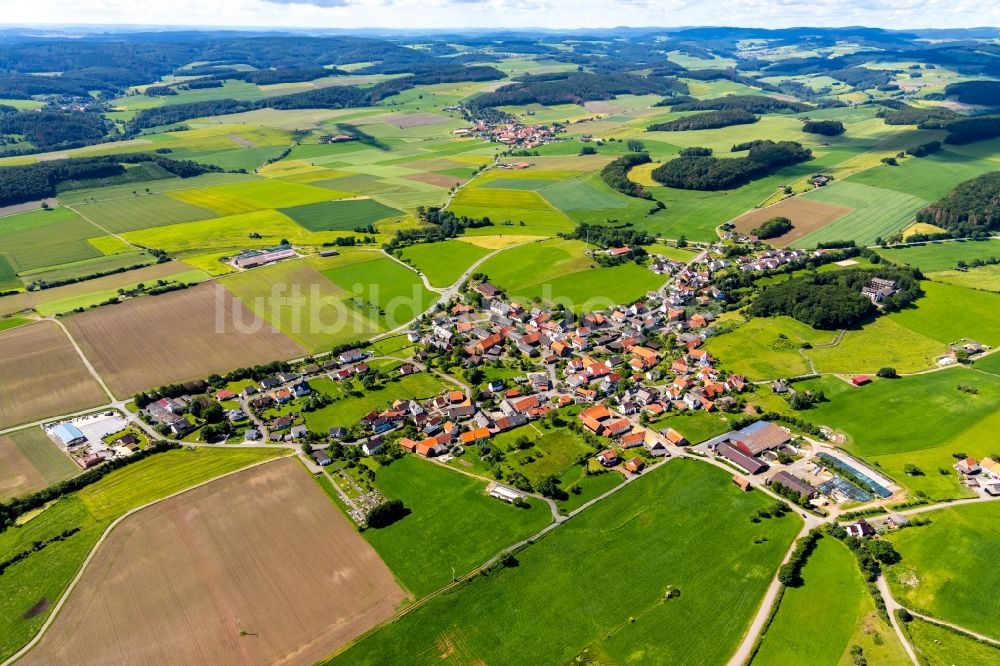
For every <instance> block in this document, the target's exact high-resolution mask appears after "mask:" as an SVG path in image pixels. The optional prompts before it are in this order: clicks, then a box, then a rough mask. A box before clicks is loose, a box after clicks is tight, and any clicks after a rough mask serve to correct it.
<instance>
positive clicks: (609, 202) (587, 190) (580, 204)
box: [540, 178, 649, 213]
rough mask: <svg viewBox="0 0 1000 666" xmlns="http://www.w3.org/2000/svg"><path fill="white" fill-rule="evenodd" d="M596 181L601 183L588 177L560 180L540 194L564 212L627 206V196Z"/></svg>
mask: <svg viewBox="0 0 1000 666" xmlns="http://www.w3.org/2000/svg"><path fill="white" fill-rule="evenodd" d="M597 182H600V183H601V184H600V185H597V184H594V183H592V181H591V179H589V178H583V179H581V178H574V179H565V180H560V181H558V182H557V183H554V184H552V185H549V186H548V187H546V188H544V189H543V190H542V191H541V192H540V194H541V195H542V196H543V197H545V198H546V199H547V200H548V202H549V203H551V204H552V205H553V206H555V207H556V208H558V209H559V210H561V211H563V212H564V213H570V212H575V211H581V210H596V209H617V208H628V205H629V203H630V202H629V199H628V197H626V196H624V195H622V194H619V193H618V192H615V191H614V190H612V189H611V188H609V187H607V186H606V185H604V183H603V182H601V181H599V180H598V181H597ZM643 203H644V204H646V205H645V207H646V208H648V207H649V205H648V202H643Z"/></svg>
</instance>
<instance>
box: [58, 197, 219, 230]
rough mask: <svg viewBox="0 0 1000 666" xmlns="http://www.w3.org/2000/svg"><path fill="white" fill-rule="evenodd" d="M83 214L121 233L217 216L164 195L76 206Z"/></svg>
mask: <svg viewBox="0 0 1000 666" xmlns="http://www.w3.org/2000/svg"><path fill="white" fill-rule="evenodd" d="M73 209H74V210H76V211H77V212H78V213H79V214H80V215H82V216H83V217H85V218H87V219H88V220H93V221H94V222H95V223H97V224H99V225H101V226H102V227H104V228H105V229H107V230H109V231H111V232H113V233H116V234H121V233H125V232H128V231H138V230H140V229H149V228H151V227H161V226H164V225H167V224H177V223H179V222H194V221H195V220H205V219H208V218H211V217H215V216H216V215H215V213H214V212H213V211H211V210H209V209H208V208H203V207H201V206H195V205H194V204H190V203H186V202H184V201H180V200H178V199H175V198H173V197H169V196H167V195H165V194H149V195H144V196H133V197H123V198H120V199H105V200H103V201H96V202H94V203H83V204H76V205H74V206H73Z"/></svg>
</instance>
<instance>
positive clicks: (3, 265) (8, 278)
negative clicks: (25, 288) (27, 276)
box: [0, 254, 22, 291]
mask: <svg viewBox="0 0 1000 666" xmlns="http://www.w3.org/2000/svg"><path fill="white" fill-rule="evenodd" d="M21 287H22V285H21V281H20V280H18V279H17V272H16V271H15V270H14V267H13V266H11V265H10V262H9V261H7V257H5V256H3V255H2V254H0V291H9V290H12V289H20V288H21Z"/></svg>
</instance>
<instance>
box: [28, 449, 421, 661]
mask: <svg viewBox="0 0 1000 666" xmlns="http://www.w3.org/2000/svg"><path fill="white" fill-rule="evenodd" d="M193 526H197V529H192V527H193ZM122 562H128V563H129V566H127V567H122V566H121V563H122ZM248 580H251V581H257V583H258V584H255V585H249V586H248V585H246V582H247V581H248ZM403 598H404V595H403V592H402V590H400V588H399V586H398V585H396V583H395V581H394V580H393V578H392V574H391V572H390V571H389V569H388V568H386V566H385V565H384V564H383V563H382V562H381V560H380V559H379V557H378V555H377V554H376V553H375V551H374V550H373V549H372V548H371V546H369V545H368V544H367V543H365V541H364V539H362V538H361V537H360V536H359V535H358V534H357V532H356V531H355V530H354V529H353V527H352V526H351V525H350V524H349V523H348V522H347V521H346V520H345V519H344V518H343V516H341V515H340V514H339V512H338V511H337V509H336V508H335V507H334V506H333V505H332V504H331V503H330V502H329V500H328V499H327V498H326V497H325V495H324V493H323V491H322V490H321V489H320V488H319V487H318V486H317V485H316V484H315V483H314V482H313V481H312V480H311V479H310V478H309V475H308V474H307V473H306V472H305V470H303V469H302V467H301V465H300V464H299V463H298V461H295V460H281V461H275V462H273V463H270V464H268V465H265V466H261V467H258V468H255V469H252V470H247V471H244V472H242V473H239V474H236V475H232V476H230V477H227V478H226V479H222V480H219V481H216V482H213V483H211V484H208V485H206V486H203V487H201V488H198V489H195V490H192V491H190V492H189V493H185V494H184V495H181V496H178V497H176V498H172V499H169V500H166V501H165V502H163V503H161V504H159V505H157V506H155V507H152V508H150V509H148V510H145V511H143V512H141V513H139V514H136V515H135V516H133V517H130V518H128V519H127V520H126V522H125V523H124V524H122V526H121V527H119V528H118V529H117V530H116V531H115V532H113V533H112V536H111V538H110V539H108V541H107V542H106V543H105V544H103V545H102V547H101V549H100V551H98V555H97V557H96V558H95V559H94V560H93V561H92V562H91V563H90V564H89V566H88V567H87V569H86V572H85V573H84V577H83V579H82V580H81V581H80V584H79V586H78V587H77V588H76V589H75V590H74V593H73V595H72V596H71V597H70V600H69V602H68V603H67V605H66V606H65V607H64V608H63V610H62V611H61V613H60V615H59V616H58V617H57V618H56V621H55V622H54V624H53V625H52V627H51V629H50V630H49V632H48V633H47V634H46V636H45V638H44V639H43V640H42V642H41V643H40V644H39V645H38V646H37V647H36V648H35V649H34V650H32V651H31V652H29V653H28V655H27V657H26V658H25V660H24V661H25V663H46V664H58V663H79V661H80V660H83V661H91V660H92V661H94V662H108V661H119V660H132V659H140V660H143V661H149V662H162V661H170V660H172V659H182V660H184V661H198V660H200V659H206V658H207V659H209V660H210V661H212V662H213V663H219V664H222V663H232V664H237V663H239V664H246V663H255V664H265V663H274V662H275V661H283V660H292V661H313V660H316V659H318V658H320V657H322V656H324V655H326V654H329V652H330V651H331V650H334V649H336V648H337V647H339V646H340V645H342V644H343V643H345V642H347V641H349V640H350V639H352V638H354V637H355V636H357V635H358V634H360V633H362V632H364V631H365V630H367V629H368V628H370V627H371V626H373V625H375V624H377V623H378V622H380V621H382V620H384V619H386V618H388V617H390V616H391V615H392V613H393V611H394V609H395V606H396V605H397V604H398V603H399V602H400V601H402V600H403ZM220 599H224V600H225V601H224V603H223V604H222V606H220V605H219V600H220ZM150 604H155V606H156V608H157V612H156V614H155V615H150V614H148V613H146V612H145V611H146V610H147V609H148V608H149V605H150ZM95 613H98V614H100V616H101V618H102V621H101V622H100V623H99V628H97V627H92V628H90V629H88V630H83V627H84V626H86V625H90V624H92V618H93V617H94V614H95ZM139 618H146V620H145V621H142V620H139ZM247 633H249V634H250V635H251V636H252V639H251V640H248V638H247ZM154 636H155V638H153V637H154Z"/></svg>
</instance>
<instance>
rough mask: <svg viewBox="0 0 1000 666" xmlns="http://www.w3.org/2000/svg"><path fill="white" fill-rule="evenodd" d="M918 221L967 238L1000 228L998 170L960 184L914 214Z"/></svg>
mask: <svg viewBox="0 0 1000 666" xmlns="http://www.w3.org/2000/svg"><path fill="white" fill-rule="evenodd" d="M917 221H918V222H927V223H931V224H936V225H938V226H939V227H944V228H945V229H948V230H949V231H953V232H959V233H961V234H967V235H969V236H972V235H974V234H975V233H976V232H982V231H993V230H997V229H1000V171H992V172H990V173H985V174H983V175H981V176H978V177H976V178H973V179H971V180H967V181H965V182H963V183H959V184H958V185H957V186H956V187H955V189H953V190H952V191H951V192H949V193H948V194H947V195H946V196H944V197H943V198H941V199H939V200H938V201H936V202H934V203H932V204H931V205H930V206H928V207H927V208H924V209H922V210H919V211H917Z"/></svg>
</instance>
